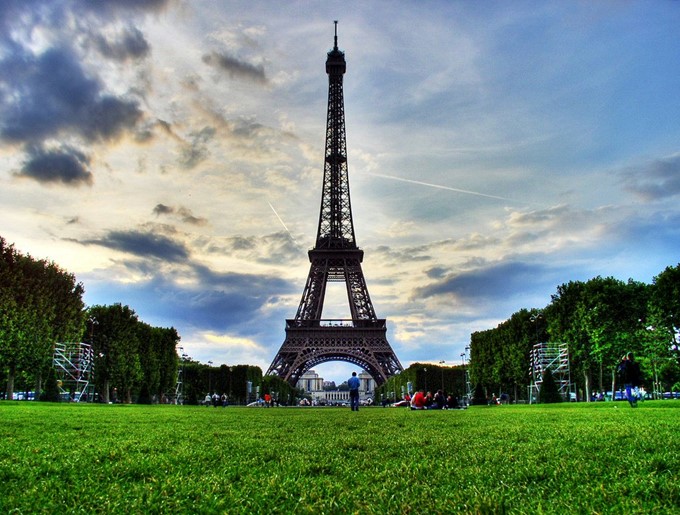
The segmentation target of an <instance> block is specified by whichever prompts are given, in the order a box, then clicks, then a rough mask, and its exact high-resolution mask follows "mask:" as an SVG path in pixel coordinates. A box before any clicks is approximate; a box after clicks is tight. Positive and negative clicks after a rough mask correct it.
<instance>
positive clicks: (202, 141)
mask: <svg viewBox="0 0 680 515" xmlns="http://www.w3.org/2000/svg"><path fill="white" fill-rule="evenodd" d="M216 132H217V131H216V130H215V128H214V127H203V128H202V129H201V130H200V131H198V132H192V133H191V134H190V136H191V143H187V144H185V145H184V146H183V148H182V154H181V156H180V164H181V165H182V167H183V168H186V169H187V170H190V169H192V168H194V167H195V166H196V165H198V164H199V163H200V162H201V161H203V160H204V159H205V158H206V157H208V155H209V153H210V152H209V151H208V145H207V143H208V142H209V141H210V140H211V139H213V137H214V136H215V134H216Z"/></svg>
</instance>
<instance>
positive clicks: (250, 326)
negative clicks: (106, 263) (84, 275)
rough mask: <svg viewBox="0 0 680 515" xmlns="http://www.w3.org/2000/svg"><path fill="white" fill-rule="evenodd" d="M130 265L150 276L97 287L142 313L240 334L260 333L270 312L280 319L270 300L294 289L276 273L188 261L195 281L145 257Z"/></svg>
mask: <svg viewBox="0 0 680 515" xmlns="http://www.w3.org/2000/svg"><path fill="white" fill-rule="evenodd" d="M129 267H130V268H131V269H132V268H137V269H139V271H140V272H142V275H144V276H150V277H152V279H151V280H150V281H146V282H143V283H128V284H122V283H120V284H116V283H106V285H105V286H102V287H105V288H106V297H107V298H118V299H125V300H124V302H125V303H126V304H129V305H130V306H131V307H132V308H133V309H135V311H137V312H138V313H142V312H143V316H144V317H148V316H154V317H156V318H162V319H164V320H167V324H168V325H173V326H184V327H186V326H189V327H200V328H201V329H202V330H212V331H226V330H228V331H229V332H230V333H234V334H240V335H243V336H252V335H255V334H258V333H260V332H261V331H262V329H263V327H267V326H268V325H269V324H270V323H269V322H268V321H267V319H271V318H272V317H273V319H278V320H280V321H281V324H282V323H283V322H282V321H283V320H284V317H285V316H286V313H282V312H277V310H276V309H275V308H274V309H272V308H271V304H272V302H277V299H279V298H280V297H281V296H282V295H286V294H290V293H292V292H293V291H297V289H298V285H296V284H292V283H290V282H288V281H285V280H284V279H281V278H280V277H278V276H275V275H266V274H246V273H236V272H216V271H215V270H212V269H210V268H208V267H206V266H202V265H196V264H192V263H189V268H190V270H191V273H192V275H193V276H194V277H195V278H196V279H197V281H196V282H194V283H188V282H183V283H182V284H178V283H177V281H176V280H175V279H176V278H175V277H174V275H173V274H172V273H164V272H161V271H159V269H158V267H154V266H153V265H152V264H151V263H148V262H135V263H130V265H129ZM88 284H90V283H88ZM97 288H98V285H96V284H92V285H91V287H90V288H89V291H90V292H92V293H95V295H96V294H97V293H96V291H94V290H96V289H97ZM265 308H267V309H265ZM288 309H292V308H288ZM254 321H257V323H254ZM281 331H283V328H281Z"/></svg>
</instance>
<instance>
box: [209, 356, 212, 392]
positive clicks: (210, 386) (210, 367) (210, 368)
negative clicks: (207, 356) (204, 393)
mask: <svg viewBox="0 0 680 515" xmlns="http://www.w3.org/2000/svg"><path fill="white" fill-rule="evenodd" d="M212 364H213V362H212V361H208V393H212Z"/></svg>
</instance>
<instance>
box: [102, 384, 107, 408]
mask: <svg viewBox="0 0 680 515" xmlns="http://www.w3.org/2000/svg"><path fill="white" fill-rule="evenodd" d="M103 390H104V391H103V392H102V394H103V396H104V397H103V398H102V402H103V403H104V404H108V403H109V380H108V379H107V380H106V381H104V388H103Z"/></svg>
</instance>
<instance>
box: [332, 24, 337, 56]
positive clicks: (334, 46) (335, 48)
mask: <svg viewBox="0 0 680 515" xmlns="http://www.w3.org/2000/svg"><path fill="white" fill-rule="evenodd" d="M333 23H334V24H335V38H334V43H333V50H337V49H338V20H335V21H334V22H333Z"/></svg>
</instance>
